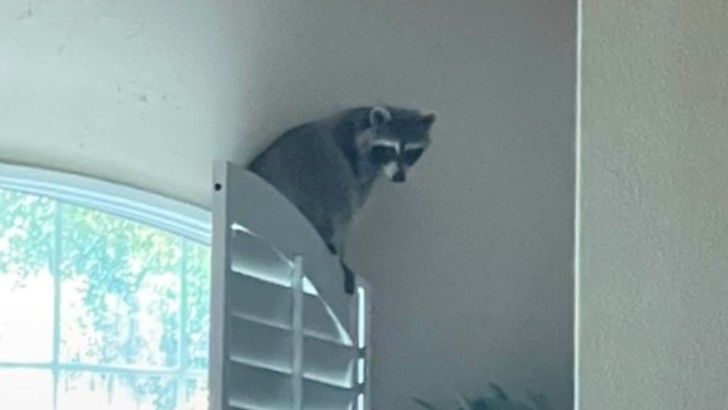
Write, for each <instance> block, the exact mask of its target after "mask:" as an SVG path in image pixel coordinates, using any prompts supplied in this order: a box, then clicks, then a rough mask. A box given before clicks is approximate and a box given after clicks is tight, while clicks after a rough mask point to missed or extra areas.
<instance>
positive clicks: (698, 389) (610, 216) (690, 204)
mask: <svg viewBox="0 0 728 410" xmlns="http://www.w3.org/2000/svg"><path fill="white" fill-rule="evenodd" d="M582 36H583V37H582V64H583V67H582V71H581V73H582V87H583V90H582V96H581V101H582V121H581V124H582V126H581V128H582V129H581V152H580V154H581V164H582V171H581V173H580V179H581V194H580V200H581V227H580V228H581V234H580V235H581V252H580V268H579V271H580V274H579V275H580V289H581V291H580V293H581V298H580V301H579V306H580V316H581V320H580V323H581V326H580V343H579V348H580V363H581V366H580V396H581V399H580V404H581V406H580V408H581V409H585V410H591V409H644V410H653V409H654V410H658V409H659V410H671V409H675V410H677V409H705V410H708V409H710V410H712V409H724V408H726V406H727V405H728V393H726V392H727V391H728V367H726V357H728V343H726V341H727V340H728V315H726V311H728V297H726V296H727V292H728V276H727V275H726V272H728V206H727V205H726V204H727V203H728V202H727V200H728V168H727V167H726V158H728V70H727V69H726V67H728V51H727V50H728V48H727V46H726V44H728V2H726V1H724V0H696V1H689V2H688V1H680V0H646V1H639V2H634V1H631V0H612V1H600V0H584V1H583V34H582Z"/></svg>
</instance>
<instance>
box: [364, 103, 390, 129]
mask: <svg viewBox="0 0 728 410" xmlns="http://www.w3.org/2000/svg"><path fill="white" fill-rule="evenodd" d="M391 119H392V114H391V113H390V112H389V110H388V109H386V108H384V107H374V108H372V110H371V111H369V125H370V126H372V127H380V126H382V125H384V124H386V123H388V122H389V121H390V120H391Z"/></svg>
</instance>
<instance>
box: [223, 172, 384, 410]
mask: <svg viewBox="0 0 728 410" xmlns="http://www.w3.org/2000/svg"><path fill="white" fill-rule="evenodd" d="M214 181H215V193H214V198H213V257H212V258H213V268H212V298H211V309H210V315H211V335H210V378H209V386H210V408H211V409H212V410H223V409H224V410H228V409H245V410H288V409H293V410H300V409H317V410H327V409H332V410H339V409H342V410H364V409H368V408H369V406H370V405H369V387H368V386H369V384H370V383H369V373H370V372H369V357H370V348H369V341H368V335H369V327H370V324H369V323H370V314H369V312H370V300H371V298H370V296H371V289H370V287H369V286H368V284H367V283H366V282H365V281H364V280H363V279H361V278H357V288H356V292H355V294H354V295H349V294H347V293H346V292H344V274H343V272H342V270H341V267H340V265H339V262H338V260H337V258H336V257H334V256H332V255H330V253H329V251H328V249H327V247H326V246H325V244H324V243H323V241H322V240H321V239H320V237H319V235H318V233H317V232H316V231H315V230H314V228H313V227H312V226H311V225H310V224H309V222H308V221H307V220H306V218H305V217H304V216H303V215H302V214H300V212H299V211H298V210H297V209H296V208H295V206H293V205H292V204H291V203H290V202H288V201H287V200H286V199H285V198H284V197H283V196H282V195H280V194H279V193H278V192H277V191H276V190H275V189H274V188H273V187H272V186H270V185H269V184H267V183H266V182H265V181H264V180H262V179H260V178H259V177H257V176H256V175H254V174H252V173H250V172H248V171H247V170H245V169H244V168H243V167H242V166H239V165H235V164H229V163H221V164H217V165H216V168H215V176H214Z"/></svg>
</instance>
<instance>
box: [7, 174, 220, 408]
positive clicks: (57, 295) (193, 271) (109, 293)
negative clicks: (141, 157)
mask: <svg viewBox="0 0 728 410" xmlns="http://www.w3.org/2000/svg"><path fill="white" fill-rule="evenodd" d="M209 241H210V216H209V213H208V212H207V211H204V210H201V209H199V208H195V207H192V206H188V205H184V204H181V203H178V202H176V201H172V200H169V199H166V198H162V197H159V196H156V195H152V194H149V193H145V192H142V191H138V190H134V189H130V188H127V187H122V186H118V185H114V184H110V183H105V182H101V181H97V180H92V179H87V178H81V177H77V176H72V175H67V174H61V173H55V172H49V171H42V170H37V169H30V168H25V167H17V166H8V165H0V403H2V405H0V407H2V408H8V409H13V408H17V409H21V408H23V409H25V408H27V409H31V408H32V409H59V410H64V409H82V408H83V409H86V408H89V409H92V408H93V409H95V410H99V409H119V410H121V409H123V410H126V409H150V410H152V409H153V410H172V409H189V410H192V409H195V410H197V409H204V408H207V370H208V341H209V323H210V320H209V298H210V246H209Z"/></svg>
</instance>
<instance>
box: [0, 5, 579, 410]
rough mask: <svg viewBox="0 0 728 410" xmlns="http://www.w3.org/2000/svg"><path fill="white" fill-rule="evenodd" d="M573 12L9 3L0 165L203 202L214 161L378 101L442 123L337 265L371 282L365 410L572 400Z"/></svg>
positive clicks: (1, 11) (1, 14) (2, 18)
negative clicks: (488, 391) (511, 397)
mask: <svg viewBox="0 0 728 410" xmlns="http://www.w3.org/2000/svg"><path fill="white" fill-rule="evenodd" d="M574 20H575V4H574V1H573V0H554V1H550V2H541V1H534V0H515V1H514V0H489V1H466V0H459V1H448V2H436V1H416V0H401V1H397V2H392V1H385V0H369V1H353V0H352V1H345V2H324V1H308V2H301V1H286V2H283V1H281V2H268V1H240V0H217V1H215V2H193V1H182V2H179V1H171V0H159V1H145V0H144V1H143V0H129V1H125V2H116V1H111V0H98V1H94V2H93V3H89V2H78V1H75V0H55V1H50V0H37V1H33V2H27V1H20V0H7V1H5V2H3V4H2V7H0V84H2V86H1V87H0V158H1V159H2V160H6V161H12V162H19V163H26V164H34V165H40V166H44V167H50V168H57V169H62V170H68V171H73V172H78V173H82V174H87V175H91V176H95V177H99V178H104V179H109V180H114V181H118V182H122V183H125V184H129V185H133V186H137V187H141V188H144V189H147V190H151V191H155V192H160V193H163V194H165V195H168V196H171V197H175V198H180V199H183V200H185V201H189V202H193V203H197V204H201V205H207V204H208V203H209V198H210V175H211V163H212V161H213V160H214V159H230V160H240V161H244V160H247V159H249V158H250V157H252V156H253V155H254V154H255V153H256V152H257V151H258V150H259V149H261V148H262V147H263V146H264V145H265V144H267V143H268V142H269V141H270V140H271V139H272V138H273V137H274V136H276V135H277V134H278V133H279V132H280V131H283V130H284V129H285V128H288V127H290V126H292V125H295V124H297V123H299V122H301V121H304V120H309V119H312V118H316V117H319V116H321V115H325V114H329V113H331V112H332V111H334V110H336V109H339V108H344V107H347V106H351V105H355V104H363V103H376V102H378V101H382V102H388V103H393V104H401V105H408V106H414V107H421V108H425V109H433V110H436V111H437V112H438V114H439V119H438V121H437V123H436V125H435V128H434V130H433V133H434V139H435V143H434V145H433V147H432V148H431V150H430V151H429V152H428V153H427V154H426V155H425V156H424V157H423V159H422V160H421V161H420V163H419V164H418V166H417V167H416V168H415V169H414V174H413V175H412V178H411V179H410V181H409V182H408V183H407V184H406V185H403V186H396V187H395V186H393V185H386V184H384V185H381V186H379V187H378V188H377V189H376V192H375V193H374V195H373V198H372V201H371V204H370V206H369V207H367V209H366V211H365V212H364V215H363V217H362V220H361V223H359V224H358V229H357V231H356V233H355V235H354V237H353V238H352V244H351V245H352V246H351V248H352V249H354V251H353V254H352V255H351V260H352V266H353V267H354V268H355V269H356V270H357V271H359V272H360V273H362V274H365V275H366V276H367V277H369V278H370V279H371V281H372V282H373V284H374V286H375V287H376V289H377V299H376V303H377V308H376V313H377V318H376V321H375V326H376V332H375V344H376V357H375V360H376V362H375V366H376V367H375V369H374V392H375V408H378V409H395V408H396V409H406V408H413V406H412V404H411V402H410V397H411V396H413V395H421V396H425V397H427V398H432V399H437V398H440V397H441V398H444V397H445V396H449V395H450V394H451V393H453V392H454V391H455V390H456V389H457V390H460V391H462V392H463V393H466V394H475V393H478V392H480V391H483V390H485V388H486V385H487V382H489V381H495V382H497V383H501V384H503V385H504V386H505V387H507V388H511V389H518V390H519V391H521V392H522V391H523V388H526V387H527V388H530V389H532V390H534V391H540V392H543V393H545V394H547V395H548V396H549V397H550V398H551V399H552V401H553V403H554V404H555V408H557V409H562V408H568V407H569V403H570V402H571V383H572V375H571V370H572V309H573V308H572V304H573V302H572V300H573V299H572V243H573V240H572V236H573V235H572V232H573V222H572V220H573V199H574V193H573V188H572V187H573V178H574V171H573V160H572V158H573V152H572V146H573V139H574V133H573V129H574V118H573V117H574V115H573V111H574V109H573V106H574V77H575V74H574V72H575V68H574V59H575V58H574V43H575V29H574V25H575V24H574Z"/></svg>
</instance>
